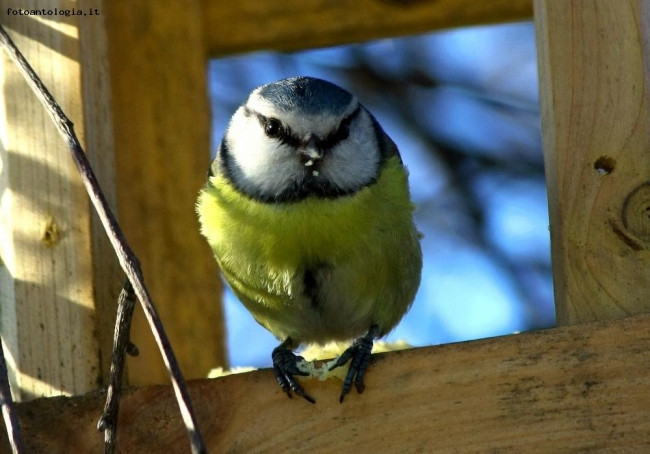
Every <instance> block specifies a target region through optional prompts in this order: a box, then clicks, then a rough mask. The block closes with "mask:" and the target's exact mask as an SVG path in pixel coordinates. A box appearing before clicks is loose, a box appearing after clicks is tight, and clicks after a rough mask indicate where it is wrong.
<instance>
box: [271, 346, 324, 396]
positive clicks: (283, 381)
mask: <svg viewBox="0 0 650 454" xmlns="http://www.w3.org/2000/svg"><path fill="white" fill-rule="evenodd" d="M290 346H291V339H290V338H287V340H285V341H284V342H282V343H281V344H280V345H279V346H277V347H276V348H274V349H273V353H272V354H271V358H272V359H273V372H275V378H276V379H277V380H278V383H279V384H280V388H282V390H283V391H284V392H285V393H286V394H287V396H289V397H292V396H291V391H293V392H294V393H296V394H297V395H299V396H300V397H302V398H304V399H305V400H307V401H309V402H311V403H312V404H315V403H316V401H315V400H314V399H313V398H312V397H311V396H309V394H307V393H306V392H305V390H304V389H302V386H300V385H299V384H298V382H297V381H296V380H295V378H294V375H303V376H305V375H309V374H308V373H307V372H303V371H301V370H300V369H299V368H298V360H299V359H303V358H302V357H301V356H296V355H295V354H294V353H293V352H292V351H291V349H290Z"/></svg>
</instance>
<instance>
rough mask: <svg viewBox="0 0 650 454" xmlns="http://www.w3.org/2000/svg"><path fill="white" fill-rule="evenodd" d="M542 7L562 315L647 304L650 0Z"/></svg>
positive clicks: (594, 315) (571, 319)
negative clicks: (646, 0)
mask: <svg viewBox="0 0 650 454" xmlns="http://www.w3.org/2000/svg"><path fill="white" fill-rule="evenodd" d="M535 17H536V29H537V44H538V53H539V71H540V98H541V99H540V101H541V107H542V127H543V141H544V153H545V162H546V178H547V187H548V194H549V211H550V220H551V239H552V256H553V273H554V282H555V299H556V312H557V319H558V323H559V324H573V323H580V322H587V321H591V320H604V319H611V318H621V317H625V316H628V315H632V314H639V313H645V312H648V311H649V310H650V272H648V270H650V240H649V239H650V216H649V215H648V214H649V213H650V197H648V193H649V192H648V191H649V189H648V188H649V187H650V186H649V184H650V153H648V149H649V148H650V127H649V126H650V104H649V102H648V95H649V89H648V83H647V82H648V75H649V74H650V71H649V66H648V65H649V64H650V54H649V52H650V48H648V47H647V46H645V44H647V43H648V42H650V40H649V39H648V38H649V37H650V35H648V33H650V7H649V6H648V3H647V2H644V1H643V0H634V1H626V2H611V1H608V0H589V1H587V0H585V1H571V2H557V1H546V0H536V1H535ZM644 43H645V44H644Z"/></svg>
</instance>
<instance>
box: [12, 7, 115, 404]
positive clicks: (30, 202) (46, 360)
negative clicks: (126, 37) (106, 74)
mask: <svg viewBox="0 0 650 454" xmlns="http://www.w3.org/2000/svg"><path fill="white" fill-rule="evenodd" d="M96 3H99V5H100V6H101V2H96ZM34 6H35V5H34V3H33V2H32V4H30V3H25V2H23V3H21V4H20V5H17V4H15V3H14V2H6V1H2V2H0V9H1V10H2V11H3V15H4V12H6V11H7V9H8V8H15V9H17V8H18V7H22V8H29V7H34ZM38 7H39V8H45V9H50V8H60V9H61V8H63V9H67V8H70V4H69V2H65V1H56V0H47V1H42V2H39V3H38ZM95 19H96V18H95ZM87 20H90V19H89V18H87V17H84V16H68V17H66V16H55V17H46V18H43V17H34V16H20V15H18V16H14V15H9V14H7V15H6V16H5V17H4V18H3V19H2V22H3V25H5V26H6V27H7V29H8V31H9V33H10V35H11V36H12V38H13V39H14V40H15V42H16V44H17V46H18V47H19V48H20V49H21V51H22V52H23V54H24V55H25V57H26V58H27V60H28V61H29V62H30V63H31V65H32V66H33V68H34V69H35V71H36V72H37V73H38V74H39V75H40V77H41V78H42V80H43V82H44V83H45V85H46V86H47V87H48V88H49V90H50V92H51V93H52V95H53V96H54V97H55V98H56V99H57V100H58V102H59V103H60V104H61V107H62V108H63V110H64V111H65V112H66V114H67V115H68V116H69V117H70V118H71V119H72V121H73V122H74V123H75V129H76V131H77V133H78V134H79V136H80V138H81V140H82V142H84V144H85V146H86V149H87V150H88V153H89V157H90V159H91V161H93V162H94V163H96V164H97V163H100V162H105V163H108V167H107V169H106V172H102V171H101V170H100V172H99V174H100V179H101V181H102V182H103V183H104V190H105V192H106V194H107V197H108V198H109V200H110V199H112V198H113V195H114V186H113V184H112V183H113V182H112V178H111V172H110V163H111V162H112V160H113V144H112V141H111V135H112V131H111V130H110V117H109V119H108V120H104V121H103V123H102V124H101V128H99V127H97V126H98V124H97V122H96V121H94V120H93V114H92V113H91V112H90V110H94V109H101V107H102V106H104V105H105V104H106V105H108V104H109V97H110V93H109V91H108V89H107V86H106V84H101V83H94V80H95V78H94V77H93V75H92V73H91V72H89V73H88V74H87V77H86V75H84V76H83V77H82V74H81V73H82V71H83V69H82V68H88V67H94V66H95V65H96V64H97V62H98V61H102V60H105V59H106V52H105V47H102V45H101V43H102V42H103V41H102V40H103V35H102V34H103V24H102V23H101V21H98V20H96V21H95V22H88V23H86V24H84V26H81V22H82V21H87ZM89 43H92V44H89ZM91 47H92V49H91ZM2 54H3V55H2V56H1V57H0V58H1V59H2V82H1V83H2V88H1V90H2V91H1V94H0V96H1V99H0V105H2V112H3V113H2V118H1V119H0V134H1V135H2V140H0V161H1V167H2V171H1V172H0V194H1V196H0V197H1V199H0V211H1V212H2V215H1V216H0V219H1V220H0V248H1V250H2V251H1V253H2V265H1V266H0V301H1V302H0V305H1V311H2V317H0V329H1V331H2V340H3V343H4V348H5V353H6V354H7V355H8V361H9V365H10V368H11V369H12V370H11V382H12V386H13V392H14V395H15V396H16V397H17V398H18V399H30V398H32V397H35V396H42V395H58V394H61V393H64V394H81V393H85V392H88V391H89V390H92V389H95V388H96V386H97V383H98V382H99V381H100V380H101V377H102V365H106V364H107V363H106V361H105V362H104V363H103V364H102V363H101V362H100V358H109V357H110V348H111V347H110V336H106V335H105V332H104V331H103V327H105V326H107V327H111V326H112V323H113V320H114V318H115V316H114V314H112V313H111V311H110V310H106V308H107V307H109V306H113V307H114V305H115V303H114V300H113V301H110V297H107V295H108V294H109V293H110V289H111V284H112V282H111V278H110V277H111V276H112V275H113V271H112V270H114V264H113V262H112V258H111V256H108V257H107V256H106V255H105V254H104V252H102V251H103V247H104V246H103V245H104V242H103V239H102V238H103V235H104V234H103V231H101V230H100V229H97V228H95V225H94V224H93V222H92V220H91V207H90V202H89V200H88V197H87V196H86V191H85V189H84V187H83V185H82V183H81V180H80V178H79V176H78V173H77V170H76V168H75V166H74V164H73V162H72V159H71V158H70V154H69V151H68V148H67V146H66V144H65V142H64V141H63V140H62V139H61V137H60V136H59V134H58V132H57V131H56V129H55V127H54V125H53V124H52V122H51V120H50V118H49V116H48V115H47V113H46V112H45V110H44V109H43V107H42V106H41V104H40V102H39V101H38V100H37V99H36V97H35V96H34V95H33V93H32V92H31V90H30V89H29V87H28V86H27V84H26V83H25V82H24V80H23V78H22V76H21V75H20V74H19V73H18V71H17V69H16V68H15V66H14V64H13V62H11V61H9V60H8V59H7V57H6V56H5V54H4V52H3V53H2ZM88 145H91V146H90V147H88ZM96 278H99V280H95V279H96ZM117 285H118V286H119V282H118V283H117ZM98 326H100V327H102V328H99V329H98ZM109 329H112V328H109Z"/></svg>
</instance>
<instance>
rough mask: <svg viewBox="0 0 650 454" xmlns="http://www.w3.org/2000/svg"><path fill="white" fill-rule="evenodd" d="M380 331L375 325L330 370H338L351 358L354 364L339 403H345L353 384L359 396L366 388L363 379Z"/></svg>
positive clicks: (346, 379) (345, 381)
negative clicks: (344, 400)
mask: <svg viewBox="0 0 650 454" xmlns="http://www.w3.org/2000/svg"><path fill="white" fill-rule="evenodd" d="M378 330H379V328H378V327H377V325H373V326H372V327H371V328H370V331H368V333H367V334H366V335H365V336H362V337H359V338H358V339H356V340H355V341H354V342H353V343H352V345H351V346H350V347H348V348H347V349H346V350H345V351H344V352H343V354H342V355H341V356H340V357H339V359H338V360H337V361H336V363H334V365H333V366H332V367H330V370H333V369H336V368H337V367H339V366H342V365H344V364H345V363H347V362H348V361H349V360H350V358H352V363H351V364H350V368H349V369H348V373H347V375H346V376H345V380H343V387H342V388H341V396H340V397H339V402H341V403H343V399H344V398H345V395H346V394H348V393H349V392H350V389H352V383H353V382H354V386H355V388H357V392H358V393H359V394H361V393H362V392H363V390H364V389H365V388H366V385H365V384H364V382H363V378H364V376H365V374H366V368H367V367H368V363H369V362H370V355H371V353H372V346H373V344H374V340H375V338H376V337H377V332H378Z"/></svg>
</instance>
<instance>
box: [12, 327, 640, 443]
mask: <svg viewBox="0 0 650 454" xmlns="http://www.w3.org/2000/svg"><path fill="white" fill-rule="evenodd" d="M649 351H650V316H647V315H645V316H639V317H633V318H627V319H623V320H615V321H609V322H601V323H598V324H587V325H578V326H570V327H564V328H558V329H553V330H548V331H539V332H532V333H525V334H519V335H513V336H507V337H501V338H493V339H486V340H481V341H475V342H468V343H460V344H450V345H444V346H440V347H428V348H419V349H413V350H404V351H400V352H393V353H387V354H379V355H375V356H373V360H372V362H371V365H370V368H369V370H368V374H367V376H366V377H367V378H366V380H367V389H366V391H365V393H364V394H363V395H358V394H356V392H353V393H351V394H350V395H349V396H348V397H347V398H346V400H345V402H344V403H343V404H339V403H338V394H339V389H340V385H341V382H340V381H338V380H330V381H326V382H318V381H314V380H308V381H305V382H303V384H304V386H305V388H306V389H307V390H308V391H309V393H310V394H311V395H312V396H314V397H315V398H316V400H317V403H316V404H315V405H311V404H309V403H307V402H305V401H303V400H302V399H300V398H294V399H287V397H286V396H285V395H284V394H283V393H282V392H281V390H280V389H279V387H278V386H277V383H276V381H275V378H274V376H273V372H272V371H271V370H260V371H255V372H252V373H246V374H241V375H235V376H229V377H225V378H220V379H215V380H197V381H193V382H191V383H190V393H191V395H192V398H193V401H194V407H195V409H196V411H197V415H198V420H199V424H200V426H201V430H202V432H203V434H204V436H205V437H206V442H207V444H208V449H209V450H210V452H260V453H261V452H296V451H300V452H397V451H399V452H432V453H433V452H477V451H480V452H537V451H539V450H540V449H543V451H544V452H554V451H558V452H614V451H617V452H619V451H620V452H642V451H644V450H645V449H646V448H647V446H648V445H649V444H650V393H648V388H649V387H650V376H648V372H647V369H648V352H649ZM102 405H103V395H98V394H93V395H88V396H83V397H75V398H51V399H43V400H38V401H34V402H28V403H25V404H21V405H20V406H19V408H18V411H19V415H20V420H21V424H22V430H23V434H24V437H25V440H26V444H27V445H28V447H29V449H28V450H27V452H33V453H41V452H47V453H50V454H55V453H65V452H70V447H71V446H74V447H75V450H76V451H77V452H101V438H102V437H101V435H100V434H98V433H97V431H96V429H95V424H96V421H97V418H98V416H99V414H100V412H101V408H102ZM119 430H120V432H119V438H118V446H119V449H120V450H121V452H129V453H150V452H166V453H182V452H188V449H189V446H188V439H187V435H186V433H185V429H184V427H183V424H182V422H181V419H180V417H179V414H178V408H177V406H176V403H175V402H174V400H173V393H172V389H171V387H170V386H155V387H147V388H140V389H131V390H130V391H129V392H128V393H127V395H126V396H125V397H124V399H123V401H122V406H121V413H120V429H119ZM0 447H2V449H4V450H5V451H3V452H8V451H7V444H6V434H5V433H4V432H3V433H2V435H1V438H0ZM541 447H543V448H541Z"/></svg>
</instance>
